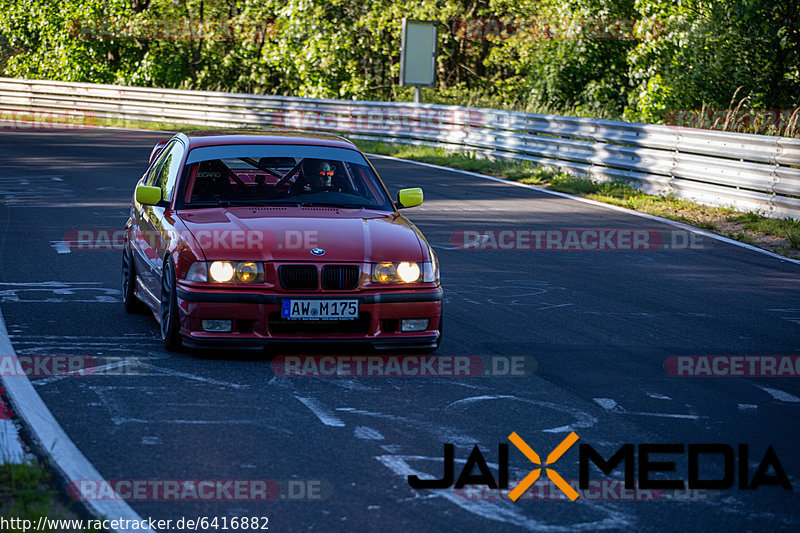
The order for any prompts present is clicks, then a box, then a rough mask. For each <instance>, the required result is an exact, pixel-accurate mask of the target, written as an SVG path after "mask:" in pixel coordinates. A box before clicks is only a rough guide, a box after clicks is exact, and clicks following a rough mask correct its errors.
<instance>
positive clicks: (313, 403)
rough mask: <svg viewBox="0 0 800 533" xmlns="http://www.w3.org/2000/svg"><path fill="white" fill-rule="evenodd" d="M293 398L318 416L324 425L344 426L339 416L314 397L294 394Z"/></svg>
mask: <svg viewBox="0 0 800 533" xmlns="http://www.w3.org/2000/svg"><path fill="white" fill-rule="evenodd" d="M295 398H297V399H298V400H300V401H301V402H302V403H303V405H305V406H306V407H308V408H309V409H310V410H311V412H312V413H314V414H315V415H316V417H317V418H319V420H320V422H322V423H323V424H325V425H326V426H331V427H337V428H341V427H344V426H345V424H344V422H342V419H341V418H339V417H338V416H336V414H334V412H333V411H331V410H330V409H328V408H327V407H325V406H324V405H322V403H320V402H319V400H317V399H316V398H301V397H300V396H295Z"/></svg>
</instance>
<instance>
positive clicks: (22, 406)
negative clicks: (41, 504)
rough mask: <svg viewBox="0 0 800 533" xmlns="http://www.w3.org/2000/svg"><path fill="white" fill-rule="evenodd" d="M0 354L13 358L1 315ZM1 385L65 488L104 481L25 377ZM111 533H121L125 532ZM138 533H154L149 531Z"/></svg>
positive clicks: (114, 504) (131, 514) (95, 506)
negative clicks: (87, 482) (80, 482)
mask: <svg viewBox="0 0 800 533" xmlns="http://www.w3.org/2000/svg"><path fill="white" fill-rule="evenodd" d="M0 353H1V354H3V355H8V356H11V357H14V358H16V355H14V347H13V346H11V341H10V340H9V338H8V333H7V332H6V326H5V322H4V321H3V315H2V313H0ZM15 364H16V363H15ZM0 381H1V382H2V383H3V385H4V386H5V388H6V392H7V394H8V396H9V398H10V399H11V403H12V407H13V408H14V410H15V412H16V414H17V416H19V417H20V418H21V419H22V420H24V421H25V423H26V424H27V426H28V427H29V428H30V431H31V432H32V433H33V435H34V440H35V442H38V443H39V451H40V452H41V453H43V454H44V455H45V456H46V457H47V458H48V459H49V460H50V461H51V463H52V464H53V466H54V467H55V468H56V470H57V471H58V472H59V474H60V475H61V476H63V478H64V480H65V481H66V483H67V484H69V483H72V482H74V481H76V480H79V479H96V480H100V479H103V477H102V476H101V475H100V472H98V471H97V469H96V468H95V467H94V465H92V463H90V462H89V461H88V459H86V457H84V455H83V454H82V453H81V451H80V450H79V449H78V448H77V446H75V443H74V442H72V440H70V438H69V437H68V436H67V434H66V433H65V432H64V430H63V429H62V427H61V426H60V425H59V424H58V422H56V419H55V418H54V417H53V414H52V413H51V412H50V410H49V409H48V408H47V406H46V405H45V404H44V402H43V401H42V398H41V397H40V396H39V394H38V393H37V392H36V390H35V389H34V388H33V385H31V382H30V380H29V379H28V378H27V376H13V377H11V376H0ZM84 504H85V505H86V507H87V508H88V510H89V512H90V513H92V514H93V515H95V516H113V517H114V518H119V519H121V520H128V521H137V522H139V523H141V522H142V517H141V516H139V515H138V514H137V513H136V511H134V510H133V509H132V508H131V506H130V505H128V502H126V501H124V500H91V501H86V502H84ZM112 531H115V532H119V533H122V531H124V530H122V529H115V530H112ZM141 531H143V532H145V533H154V532H153V531H152V530H151V529H149V528H147V529H142V530H141Z"/></svg>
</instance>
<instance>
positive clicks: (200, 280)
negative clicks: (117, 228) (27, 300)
mask: <svg viewBox="0 0 800 533" xmlns="http://www.w3.org/2000/svg"><path fill="white" fill-rule="evenodd" d="M421 203H422V190H421V189H418V188H414V189H403V190H401V191H399V193H398V195H397V200H396V201H393V200H392V198H391V197H390V195H389V193H388V192H387V190H386V187H385V186H384V184H383V183H382V182H381V180H380V178H379V177H378V174H377V172H376V171H375V169H374V168H373V167H372V165H371V164H370V163H369V161H368V160H367V159H366V157H364V155H363V154H362V153H361V152H360V151H359V150H358V148H356V147H355V146H354V145H353V144H352V143H351V142H350V141H348V140H346V139H344V138H342V137H338V136H334V135H328V134H316V133H308V132H296V131H269V132H247V133H242V132H241V131H214V132H201V133H190V134H183V133H179V134H177V135H175V136H174V137H172V139H170V140H169V141H162V142H160V143H158V144H157V145H156V146H155V147H154V149H153V152H152V154H151V156H150V166H149V168H148V170H147V172H145V174H144V176H142V178H141V179H140V180H139V182H138V183H137V185H136V189H135V193H134V196H133V201H132V204H131V213H130V218H129V219H128V221H127V224H126V226H125V229H126V231H125V235H126V246H125V252H124V255H123V262H122V295H123V302H124V304H125V308H126V310H127V311H129V312H136V311H137V310H142V309H146V308H149V309H150V310H151V311H152V312H153V314H154V315H155V317H156V320H157V321H158V322H159V324H160V326H161V327H160V329H161V338H162V340H163V342H164V345H165V347H166V348H167V349H169V350H178V349H180V348H181V347H182V346H254V345H255V346H258V345H265V344H268V343H271V342H292V341H294V342H297V341H299V342H326V343H327V342H367V343H370V344H372V345H373V346H375V347H376V348H414V349H423V350H435V349H436V348H437V347H438V346H439V342H440V340H441V335H442V288H441V284H440V282H439V266H438V262H437V259H436V255H435V254H434V252H433V250H432V249H431V247H430V246H429V245H428V243H427V241H426V240H425V237H423V235H422V233H421V232H420V231H419V230H418V229H417V228H416V227H415V226H414V224H412V223H411V222H410V221H409V220H408V219H407V218H405V217H404V216H403V215H402V214H400V212H399V210H400V209H403V208H407V207H414V206H417V205H420V204H421Z"/></svg>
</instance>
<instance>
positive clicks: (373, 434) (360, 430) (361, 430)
mask: <svg viewBox="0 0 800 533" xmlns="http://www.w3.org/2000/svg"><path fill="white" fill-rule="evenodd" d="M353 434H354V435H355V437H356V438H357V439H363V440H383V435H381V432H380V431H378V430H377V429H372V428H369V427H367V426H358V427H357V428H356V429H355V431H354V432H353Z"/></svg>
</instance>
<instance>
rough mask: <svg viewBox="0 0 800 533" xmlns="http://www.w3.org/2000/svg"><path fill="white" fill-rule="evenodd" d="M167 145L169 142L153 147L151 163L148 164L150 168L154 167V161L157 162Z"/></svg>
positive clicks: (159, 143) (162, 142)
mask: <svg viewBox="0 0 800 533" xmlns="http://www.w3.org/2000/svg"><path fill="white" fill-rule="evenodd" d="M166 145H167V141H158V142H157V143H156V145H155V146H153V151H152V152H150V163H148V165H147V166H148V167H151V166H153V161H155V160H156V157H158V154H160V153H161V150H163V149H164V147H165V146H166Z"/></svg>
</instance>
